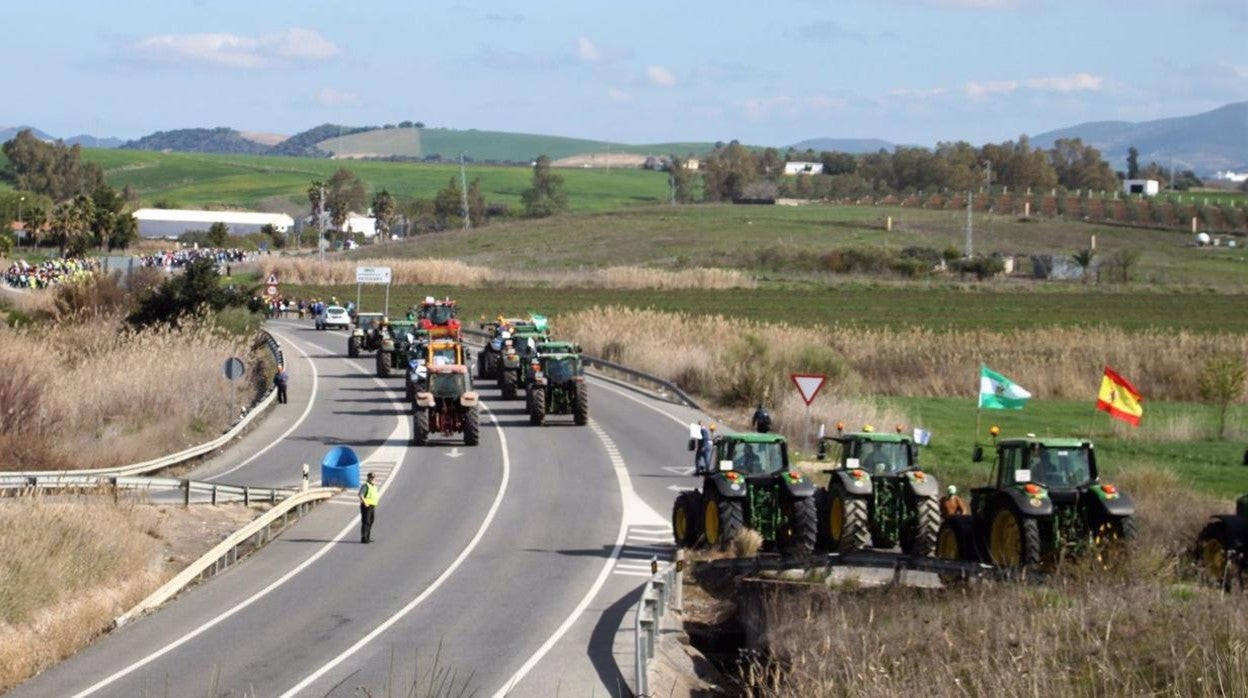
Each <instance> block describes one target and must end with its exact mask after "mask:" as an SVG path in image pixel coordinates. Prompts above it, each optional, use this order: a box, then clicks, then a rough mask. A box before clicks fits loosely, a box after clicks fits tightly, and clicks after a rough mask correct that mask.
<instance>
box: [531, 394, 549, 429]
mask: <svg viewBox="0 0 1248 698" xmlns="http://www.w3.org/2000/svg"><path fill="white" fill-rule="evenodd" d="M545 421H546V389H545V388H539V387H537V386H533V389H532V390H530V391H529V424H532V425H533V426H535V427H540V426H542V424H543V423H545Z"/></svg>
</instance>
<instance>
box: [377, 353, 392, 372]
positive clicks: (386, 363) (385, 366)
mask: <svg viewBox="0 0 1248 698" xmlns="http://www.w3.org/2000/svg"><path fill="white" fill-rule="evenodd" d="M377 377H378V378H389V377H390V352H388V351H382V350H381V349H378V350H377Z"/></svg>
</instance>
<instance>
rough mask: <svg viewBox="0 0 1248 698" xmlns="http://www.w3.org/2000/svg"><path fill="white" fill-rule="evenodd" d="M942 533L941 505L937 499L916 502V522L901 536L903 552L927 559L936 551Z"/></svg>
mask: <svg viewBox="0 0 1248 698" xmlns="http://www.w3.org/2000/svg"><path fill="white" fill-rule="evenodd" d="M939 533H940V504H939V503H938V502H937V501H936V498H935V497H924V498H922V499H920V500H918V501H917V502H915V511H914V521H913V523H911V524H910V525H908V526H906V527H905V530H903V531H902V534H901V552H903V553H905V554H907V555H918V556H919V557H927V556H928V555H931V554H932V551H933V550H935V549H936V538H937V535H938V534H939Z"/></svg>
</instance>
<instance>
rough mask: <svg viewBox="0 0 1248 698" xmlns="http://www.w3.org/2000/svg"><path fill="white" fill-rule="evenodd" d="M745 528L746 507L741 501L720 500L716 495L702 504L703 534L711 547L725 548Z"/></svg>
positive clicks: (709, 497) (712, 495)
mask: <svg viewBox="0 0 1248 698" xmlns="http://www.w3.org/2000/svg"><path fill="white" fill-rule="evenodd" d="M743 528H745V507H744V506H743V505H742V502H741V501H740V500H735V499H720V498H719V497H718V496H716V495H715V494H711V495H710V496H708V497H706V498H705V500H704V501H703V504H702V532H703V533H704V534H705V535H706V542H707V544H709V545H717V546H723V545H726V544H727V543H728V542H729V541H731V540H732V539H733V538H736V537H737V536H738V535H739V534H740V533H741V529H743Z"/></svg>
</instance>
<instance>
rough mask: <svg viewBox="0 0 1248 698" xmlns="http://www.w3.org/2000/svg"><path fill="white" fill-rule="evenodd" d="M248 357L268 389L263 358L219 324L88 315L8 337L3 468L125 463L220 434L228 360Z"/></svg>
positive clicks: (0, 347)
mask: <svg viewBox="0 0 1248 698" xmlns="http://www.w3.org/2000/svg"><path fill="white" fill-rule="evenodd" d="M230 356H238V357H242V358H244V360H248V361H249V363H250V364H251V365H250V366H249V369H250V371H249V373H250V376H251V378H252V379H253V380H257V381H258V382H255V383H248V384H244V385H243V386H241V387H240V390H239V404H241V405H246V404H249V402H250V401H251V400H252V399H254V397H255V393H256V391H258V390H260V389H261V386H262V385H265V384H267V380H266V379H267V374H268V371H267V370H266V369H265V368H262V367H261V364H260V361H262V358H261V357H262V356H263V355H262V354H259V353H253V352H252V349H251V347H250V346H249V343H248V342H247V341H245V340H242V339H239V338H237V337H232V336H229V335H227V334H225V333H223V332H220V331H217V330H214V329H212V328H209V327H204V326H195V327H190V328H184V329H178V330H175V329H169V328H161V327H157V328H151V329H147V330H143V331H134V330H131V329H128V328H127V327H126V326H125V324H124V323H123V322H122V321H121V320H120V319H119V318H118V317H116V316H112V317H110V316H102V315H97V316H86V315H81V316H78V317H76V318H75V319H73V320H68V321H64V322H60V323H56V324H40V325H34V326H31V327H29V328H26V329H24V330H22V331H15V332H7V333H5V335H4V336H3V341H2V342H0V470H27V469H31V470H34V469H60V468H95V467H110V466H117V465H124V464H127V463H132V462H136V461H141V460H145V459H150V458H155V457H158V456H161V455H165V454H168V453H172V452H175V451H179V450H182V449H184V448H187V447H188V446H191V445H194V444H196V443H201V442H203V441H207V440H209V439H211V438H214V437H215V436H217V435H218V434H220V433H222V432H223V431H224V430H225V429H226V428H227V427H228V425H229V424H230V423H231V421H232V419H231V417H232V416H233V415H231V414H230V386H229V382H228V381H226V380H225V379H224V378H223V377H222V375H221V364H222V363H223V362H224V360H225V359H226V358H228V357H230Z"/></svg>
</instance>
